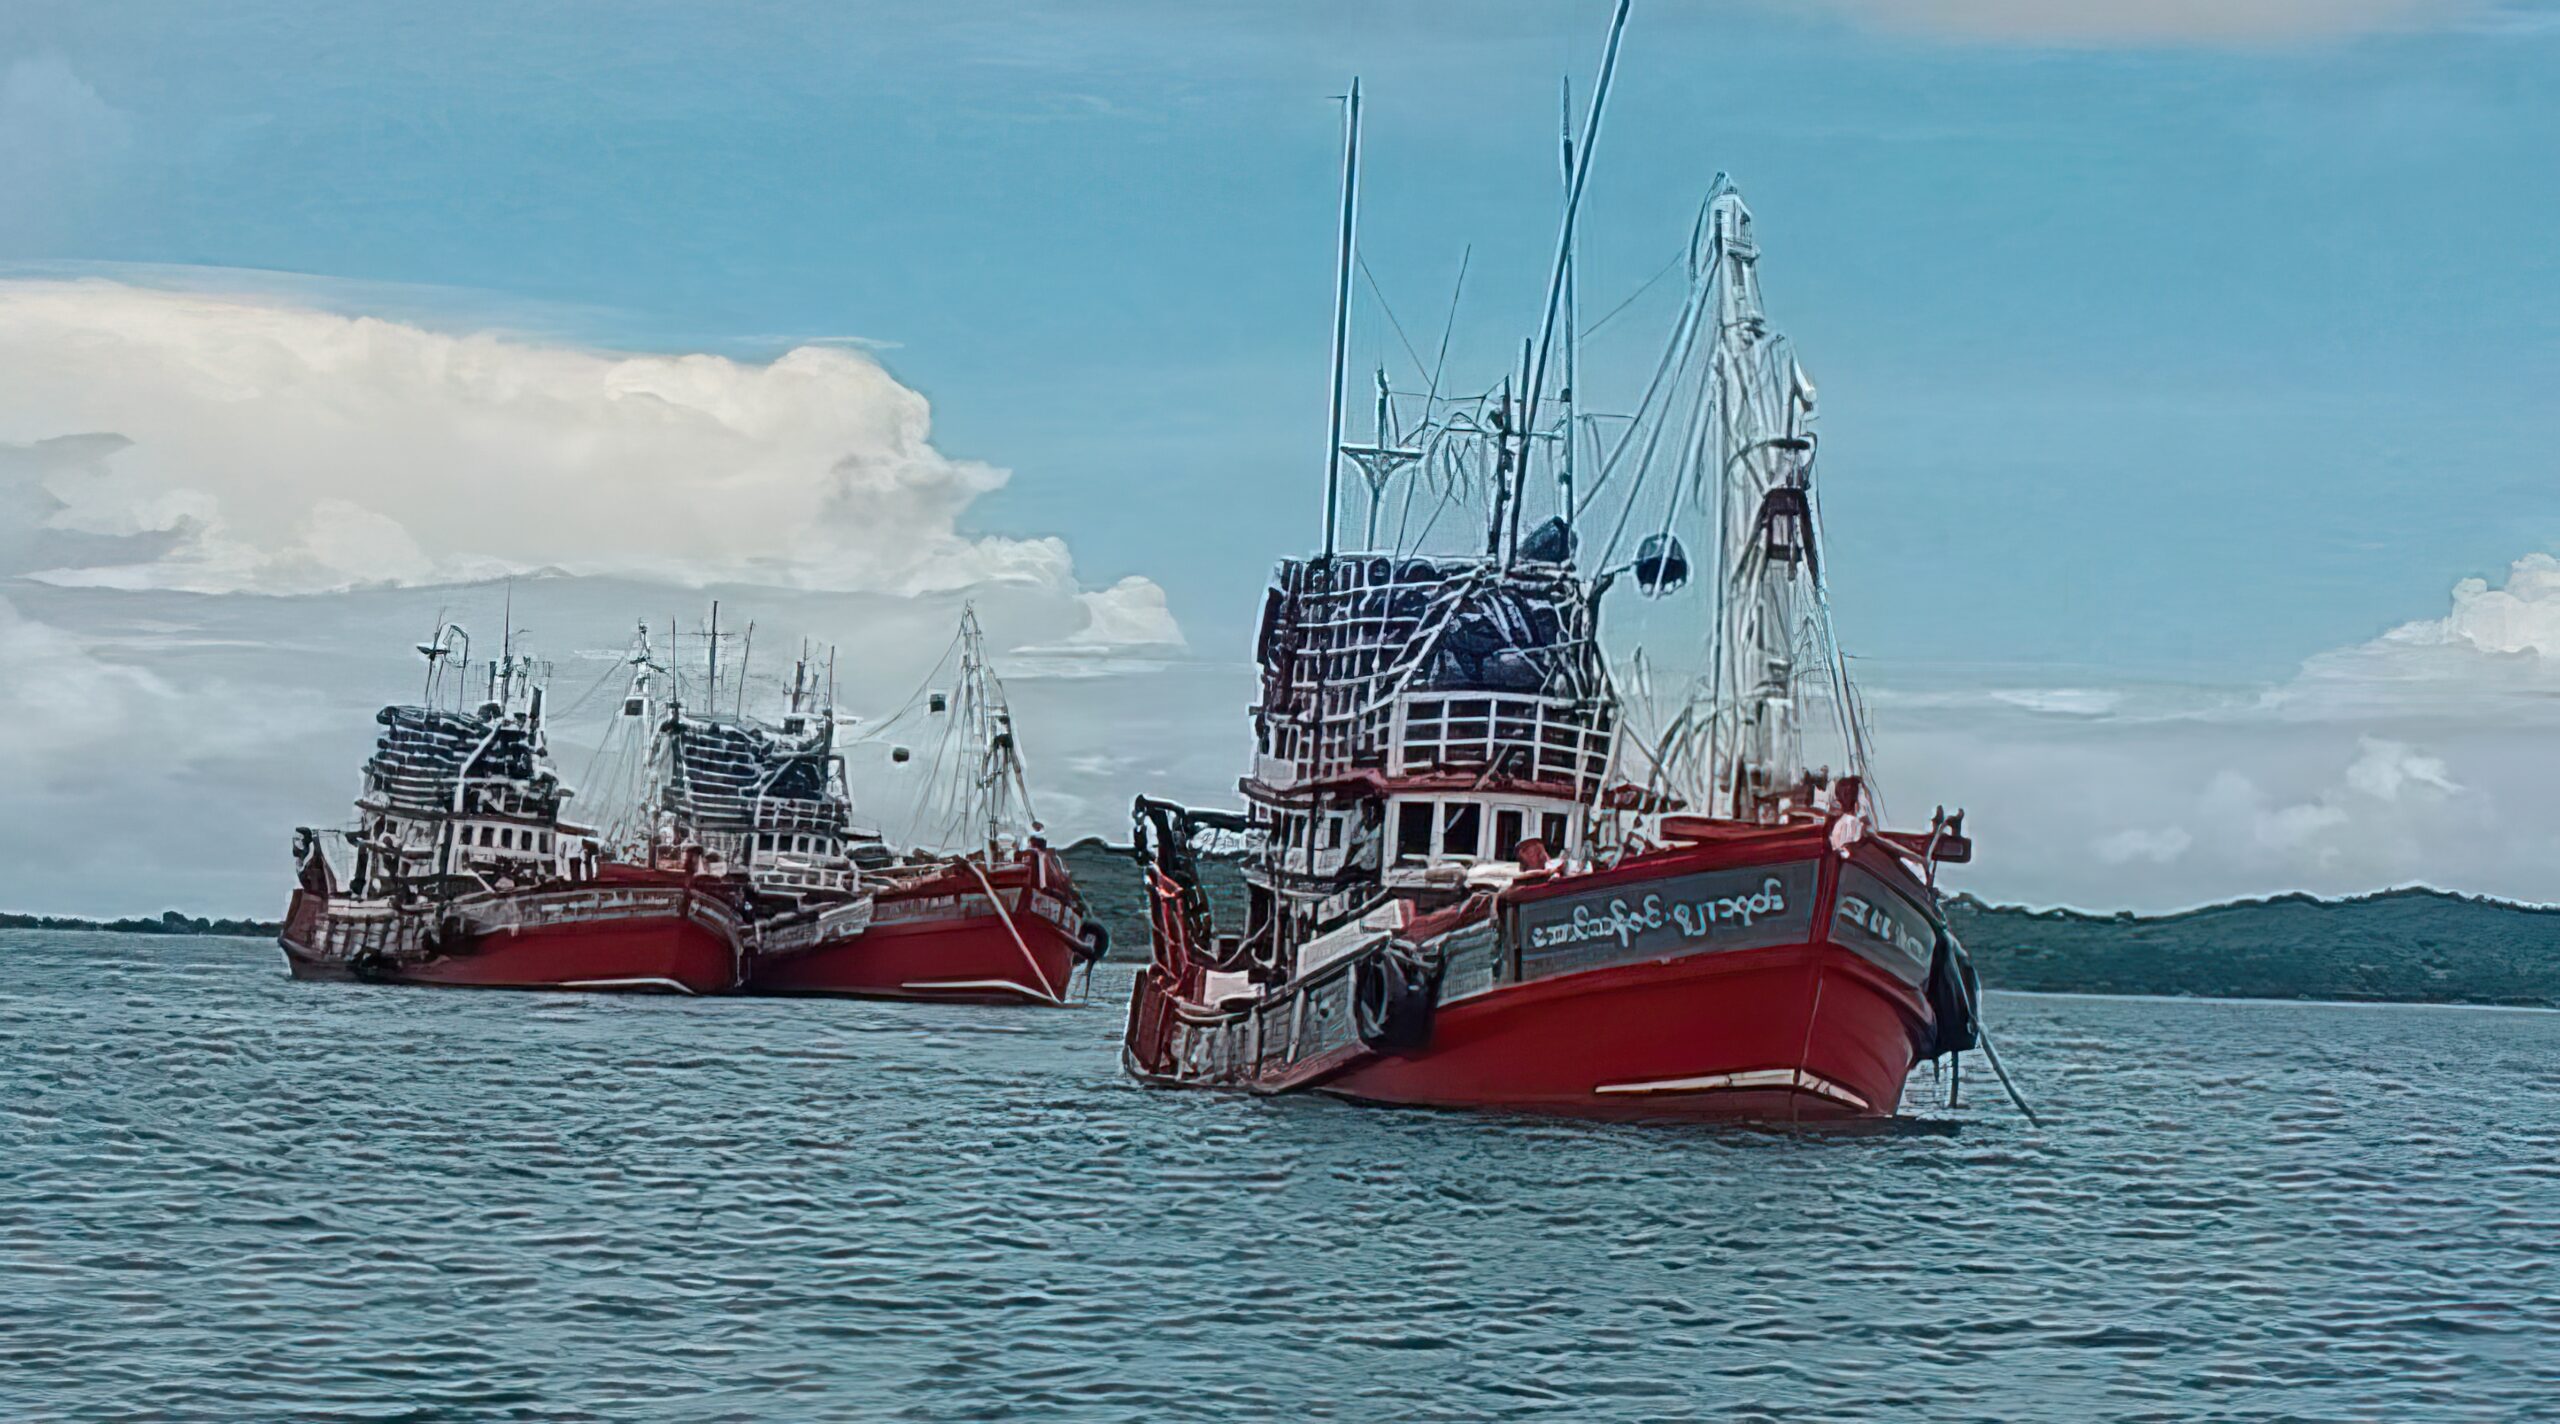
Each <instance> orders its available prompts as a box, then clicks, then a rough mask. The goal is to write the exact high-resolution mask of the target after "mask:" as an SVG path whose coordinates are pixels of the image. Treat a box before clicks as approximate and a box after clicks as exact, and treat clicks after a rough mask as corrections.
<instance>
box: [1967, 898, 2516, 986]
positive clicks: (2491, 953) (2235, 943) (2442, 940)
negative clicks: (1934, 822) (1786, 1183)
mask: <svg viewBox="0 0 2560 1424" xmlns="http://www.w3.org/2000/svg"><path fill="white" fill-rule="evenodd" d="M1948 923H1949V924H1950V926H1951V927H1952V928H1953V929H1954V930H1955V932H1956V937H1957V938H1959V939H1961V940H1963V941H1964V943H1965V946H1966V947H1967V948H1968V949H1971V950H1972V951H1973V956H1974V960H1975V962H1976V963H1977V964H1978V965H1980V967H1981V969H1982V978H1983V981H1984V982H1985V983H1988V984H1994V985H1997V986H1999V987H2001V988H2004V989H2040V990H2050V991H2057V992H2067V993H2086V994H2200V995H2209V996H2212V997H2216V998H2252V999H2369V1000H2390V1001H2396V1002H2414V1003H2466V1004H2538V1005H2543V1006H2547V1007H2560V910H2549V909H2540V908H2535V907H2531V906H2525V905H2514V904H2509V903H2507V902H2505V901H2501V900H2483V899H2473V898H2471V897H2468V896H2463V895H2448V894H2446V893H2444V892H2443V891H2440V890H2422V889H2408V890H2388V891H2384V892H2383V893H2381V894H2378V895H2360V896H2357V897H2355V898H2353V899H2347V900H2319V899H2314V898H2312V897H2311V896H2308V895H2281V896H2278V897H2276V898H2274V899H2271V900H2242V901H2237V902H2235V903H2232V904H2228V905H2211V906H2207V907H2206V908H2204V909H2201V910H2187V911H2183V912H2181V913H2178V914H2174V915H2131V914H2120V915H2084V914H2075V913H2073V912H2071V911H2068V910H2021V909H2017V908H2014V907H2011V906H2003V905H1985V904H1983V903H1982V902H1980V901H1978V900H1975V899H1973V898H1971V897H1970V896H1958V897H1956V898H1955V899H1954V900H1952V901H1951V902H1949V904H1948Z"/></svg>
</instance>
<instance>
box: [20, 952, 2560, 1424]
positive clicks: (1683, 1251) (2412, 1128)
mask: <svg viewBox="0 0 2560 1424" xmlns="http://www.w3.org/2000/svg"><path fill="white" fill-rule="evenodd" d="M0 954H5V955H6V956H7V957H8V960H9V964H10V967H11V969H12V970H13V973H12V974H11V977H10V982H11V993H10V994H9V996H8V997H6V998H5V999H0V1068H5V1074H0V1082H5V1083H7V1084H9V1085H11V1086H10V1089H9V1091H8V1092H7V1093H5V1094H0V1169H5V1170H0V1417H6V1418H10V1419H19V1418H143V1417H148V1418H178V1419H190V1418H203V1419H237V1418H284V1417H312V1416H327V1417H334V1418H349V1419H363V1420H385V1421H391V1420H443V1419H456V1418H507V1419H529V1420H549V1419H561V1420H569V1419H688V1420H690V1419H759V1418H772V1417H791V1418H840V1419H912V1420H979V1419H996V1418H1040V1419H1070V1420H1079V1421H1083V1420H1091V1421H1108V1420H1155V1419H1179V1418H1200V1419H1221V1420H1225V1419H1238V1418H1275V1417H1302V1416H1313V1417H1388V1418H1397V1419H1422V1420H1439V1419H1446V1420H1470V1421H1473V1420H1512V1419H1568V1420H1618V1419H1624V1420H1676V1419H1701V1418H1714V1419H1745V1420H1747V1419H1772V1420H1774V1419H1826V1420H1828V1419H1895V1420H1904V1419H1911V1418H1933V1419H1936V1418H1946V1419H1957V1418H1968V1419H1970V1418H1981V1419H2055V1420H2071V1421H2075V1424H2076V1421H2081V1420H2086V1419H2089V1418H2092V1417H2102V1418H2123V1419H2188V1418H2198V1417H2210V1418H2216V1419H2269V1420H2273V1419H2363V1418H2394V1419H2423V1418H2479V1419H2512V1418H2525V1417H2530V1416H2532V1415H2534V1414H2535V1413H2536V1412H2537V1411H2548V1410H2550V1409H2552V1408H2553V1406H2552V1404H2551V1401H2552V1400H2553V1399H2554V1398H2555V1397H2560V1351H2555V1350H2552V1349H2551V1348H2549V1342H2550V1341H2552V1340H2553V1339H2560V1267H2555V1264H2554V1262H2555V1255H2560V1253H2555V1252H2554V1249H2553V1248H2554V1245H2555V1243H2560V1167H2555V1166H2554V1163H2555V1162H2560V1015H2551V1014H2531V1013H2501V1012H2466V1011H2454V1010H2441V1009H2425V1010H2420V1009H2407V1010H2402V1009H2374V1008H2352V1009H2350V1008H2332V1007H2322V1006H2309V1005H2305V1006H2293V1005H2274V1004H2249V1005H2230V1004H2191V1003H2160V1002H2153V1001H2129V1000H2117V1001H2109V1000H2099V999H2071V998H2026V997H2003V998H2001V999H2000V1000H1999V1001H1998V1003H1997V1006H1996V1012H1997V1014H1998V1017H1999V1021H2000V1024H2001V1027H2002V1031H2003V1038H2004V1042H2005V1044H2006V1045H2007V1046H2008V1051H2009V1053H2010V1054H2011V1055H2012V1056H2013V1057H2014V1058H2015V1060H2016V1062H2017V1064H2018V1066H2019V1067H2020V1068H2021V1069H2022V1070H2023V1071H2024V1072H2025V1073H2026V1074H2027V1075H2028V1077H2029V1078H2030V1080H2031V1084H2032V1087H2033V1089H2034V1090H2035V1092H2036V1093H2037V1095H2038V1097H2039V1099H2040V1100H2041V1104H2042V1106H2043V1107H2044V1108H2045V1109H2047V1111H2048V1112H2049V1114H2050V1116H2051V1118H2052V1120H2053V1125H2052V1126H2050V1127H2048V1128H2047V1129H2045V1130H2042V1131H2037V1130H2032V1129H2029V1128H2027V1127H2025V1126H2024V1125H2023V1124H2021V1123H2020V1122H2018V1121H2017V1120H2016V1119H2015V1118H2013V1117H2011V1116H2009V1115H2008V1114H2007V1113H2006V1112H2005V1111H2004V1110H2002V1109H2001V1108H2000V1107H1999V1106H1998V1105H1997V1104H1996V1102H1995V1101H1994V1100H1993V1099H1991V1098H1990V1097H1989V1096H1988V1095H1987V1094H1982V1093H1980V1092H1979V1091H1977V1092H1976V1093H1975V1094H1974V1096H1975V1102H1974V1104H1973V1105H1972V1106H1969V1107H1968V1108H1967V1109H1966V1110H1965V1112H1964V1113H1963V1114H1962V1115H1961V1116H1962V1126H1961V1129H1960V1130H1956V1131H1952V1132H1951V1131H1947V1130H1945V1129H1944V1127H1943V1125H1941V1126H1940V1127H1937V1128H1934V1129H1923V1130H1916V1131H1903V1132H1888V1133H1879V1134H1873V1135H1860V1136H1845V1137H1844V1136H1811V1135H1798V1134H1784V1133H1758V1132H1731V1131H1724V1132H1717V1131H1707V1130H1700V1129H1692V1128H1676V1129H1666V1128H1646V1127H1640V1126H1626V1125H1580V1124H1573V1123H1560V1122H1553V1121H1542V1120H1520V1119H1486V1118H1472V1117H1467V1116H1462V1115H1451V1114H1434V1113H1397V1112H1381V1111H1377V1110H1371V1109H1360V1108H1354V1107H1349V1106H1346V1105H1342V1104H1335V1103H1329V1102H1324V1101H1320V1100H1286V1101H1264V1100H1254V1099H1238V1098H1224V1097H1211V1096H1206V1095H1199V1094H1186V1093H1163V1092H1154V1091H1149V1090H1145V1089H1141V1088H1138V1087H1136V1086H1135V1085H1132V1084H1130V1083H1128V1082H1127V1081H1125V1080H1124V1079H1122V1078H1121V1077H1120V1075H1119V1072H1118V1068H1117V1061H1116V1058H1115V1053H1114V1048H1115V1039H1116V1030H1117V1015H1116V1012H1115V1011H1114V1009H1113V1008H1112V1007H1111V1006H1112V1005H1113V1004H1115V1003H1116V1002H1117V1001H1118V999H1119V998H1120V997H1121V996H1122V995H1124V994H1125V993H1126V989H1127V978H1126V974H1127V971H1126V970H1125V969H1123V970H1121V971H1120V973H1119V975H1118V976H1117V977H1115V976H1114V975H1113V974H1112V973H1111V972H1110V971H1108V970H1106V971H1105V972H1104V974H1103V975H1102V976H1101V982H1100V984H1099V985H1098V986H1097V991H1096V998H1097V1002H1096V1005H1095V1006H1094V1007H1091V1008H1087V1009H1083V1010H1079V1011H1073V1012H1066V1013H1033V1012H1022V1011H1008V1010H977V1009H950V1008H925V1007H908V1006H898V1005H876V1004H828V1003H815V1002H804V1001H770V1002H752V1003H747V1002H731V1003H705V1002H685V1001H678V1000H660V999H618V998H604V997H573V996H527V995H506V994H469V993H439V992H432V991H417V990H403V989H390V988H372V987H363V986H349V985H331V986H315V985H297V984H293V983H291V982H289V981H287V980H285V979H284V978H283V977H282V976H281V975H280V974H279V973H277V972H276V970H275V964H274V956H273V951H272V949H271V948H269V947H266V946H263V945H259V944H254V943H249V942H243V941H223V940H184V941H181V940H169V939H131V938H124V937H119V936H107V935H54V936H47V935H43V934H31V933H30V934H10V935H7V936H0ZM1980 1086H1982V1087H1987V1086H1989V1085H1988V1084H1987V1083H1984V1084H1981V1085H1980ZM1914 1091H1915V1093H1924V1092H1930V1091H1934V1090H1933V1089H1932V1088H1931V1085H1930V1083H1929V1079H1928V1076H1927V1075H1926V1074H1923V1075H1922V1077H1921V1078H1920V1079H1918V1080H1916V1081H1915V1084H1914Z"/></svg>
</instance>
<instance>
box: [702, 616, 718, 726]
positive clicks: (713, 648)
mask: <svg viewBox="0 0 2560 1424" xmlns="http://www.w3.org/2000/svg"><path fill="white" fill-rule="evenodd" d="M702 641H703V642H704V643H705V644H706V645H708V653H709V656H710V658H711V690H710V692H708V693H706V694H705V695H704V696H703V699H702V705H703V706H705V707H708V708H710V709H711V714H710V715H712V716H714V717H717V716H719V715H720V600H718V599H716V598H715V599H713V600H711V636H710V637H707V638H705V639H703V640H702Z"/></svg>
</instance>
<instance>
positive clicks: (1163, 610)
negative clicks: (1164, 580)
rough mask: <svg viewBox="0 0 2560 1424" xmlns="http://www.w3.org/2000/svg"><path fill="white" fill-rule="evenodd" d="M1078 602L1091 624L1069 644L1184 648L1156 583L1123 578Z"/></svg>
mask: <svg viewBox="0 0 2560 1424" xmlns="http://www.w3.org/2000/svg"><path fill="white" fill-rule="evenodd" d="M1077 599H1078V601H1079V602H1081V603H1083V604H1084V608H1085V613H1086V615H1087V616H1088V617H1089V619H1090V620H1091V621H1089V622H1087V623H1086V624H1085V625H1084V627H1082V628H1080V629H1078V630H1077V631H1076V633H1075V635H1074V636H1073V637H1071V638H1069V639H1068V640H1067V641H1068V642H1069V643H1072V644H1074V645H1076V646H1078V647H1106V648H1109V647H1128V646H1140V647H1158V648H1179V647H1182V646H1184V643H1183V637H1182V628H1181V626H1180V625H1179V624H1177V623H1175V622H1174V621H1173V610H1172V609H1170V608H1168V607H1167V606H1166V605H1165V599H1164V590H1163V589H1161V588H1159V587H1157V586H1156V584H1155V583H1154V581H1153V580H1150V579H1143V578H1136V577H1131V578H1124V579H1122V580H1120V581H1119V582H1118V583H1115V584H1113V585H1112V586H1111V587H1109V588H1106V589H1100V590H1097V591H1096V592H1093V593H1086V594H1079V595H1077Z"/></svg>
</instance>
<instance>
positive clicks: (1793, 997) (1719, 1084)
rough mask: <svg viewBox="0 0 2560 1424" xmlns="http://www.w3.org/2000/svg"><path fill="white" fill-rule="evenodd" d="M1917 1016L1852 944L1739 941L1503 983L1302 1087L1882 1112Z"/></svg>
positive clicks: (1451, 1103)
mask: <svg viewBox="0 0 2560 1424" xmlns="http://www.w3.org/2000/svg"><path fill="white" fill-rule="evenodd" d="M1911 1012H1912V1006H1911V1004H1910V1003H1909V1001H1908V1000H1907V998H1906V996H1905V993H1904V991H1903V990H1902V989H1901V987H1900V986H1899V985H1897V984H1894V983H1893V982H1892V981H1891V980H1890V979H1889V978H1887V977H1886V976H1884V975H1881V974H1879V973H1878V972H1877V971H1876V970H1875V969H1874V968H1873V967H1872V966H1870V965H1868V964H1867V962H1866V961H1865V960H1863V959H1860V958H1859V957H1858V956H1856V955H1854V954H1852V953H1850V952H1849V951H1847V950H1844V949H1840V948H1838V947H1836V946H1832V945H1796V946H1790V947H1784V948H1775V949H1758V950H1745V951H1740V952H1736V953H1732V954H1723V955H1708V956H1699V957H1697V958H1692V959H1687V960H1675V961H1673V962H1671V963H1667V964H1647V965H1637V966H1630V967H1627V968H1622V969H1604V970H1597V971H1594V972H1592V973H1588V974H1576V975H1570V976H1567V977H1565V978H1562V979H1552V980H1545V981H1541V982H1537V983H1531V984H1522V985H1518V986H1515V987H1511V988H1507V989H1497V990H1494V991H1493V992H1491V993H1488V994H1486V995H1484V996H1482V997H1480V998H1476V999H1471V1000H1468V1001H1467V1002H1465V1003H1461V1004H1455V1005H1452V1006H1450V1007H1449V1008H1448V1009H1446V1010H1445V1011H1443V1012H1442V1013H1441V1014H1440V1015H1439V1016H1438V1018H1437V1020H1436V1022H1435V1024H1434V1026H1433V1032H1432V1039H1431V1044H1430V1047H1429V1049H1428V1050H1427V1051H1424V1052H1422V1053H1418V1054H1414V1055H1411V1056H1401V1055H1393V1054H1364V1055H1362V1056H1361V1057H1360V1058H1359V1059H1357V1060H1355V1061H1354V1062H1352V1063H1351V1064H1349V1065H1348V1066H1347V1067H1345V1068H1344V1069H1343V1070H1342V1071H1341V1072H1340V1073H1338V1074H1337V1075H1335V1076H1332V1077H1329V1078H1326V1079H1324V1080H1322V1081H1321V1082H1319V1083H1316V1084H1313V1085H1311V1086H1313V1087H1315V1088H1316V1089H1317V1090H1318V1091H1321V1092H1326V1093H1332V1094H1336V1095H1339V1096H1342V1097H1346V1098H1356V1099H1360V1100H1362V1101H1366V1102H1379V1103H1395V1104H1404V1105H1409V1106H1415V1107H1445V1108H1488V1109H1498V1110H1508V1111H1518V1112H1563V1113H1571V1114H1574V1115H1576V1116H1583V1117H1647V1118H1675V1119H1676V1118H1742V1119H1750V1120H1755V1121H1775V1122H1815V1121H1833V1120H1838V1119H1842V1118H1859V1117H1886V1116H1891V1115H1892V1114H1893V1112H1894V1111H1895V1109H1896V1108H1898V1107H1899V1106H1900V1104H1901V1101H1902V1082H1903V1079H1904V1078H1905V1077H1907V1076H1909V1074H1910V1071H1911V1062H1912V1052H1913V1042H1912V1034H1911V1030H1910V1028H1909V1026H1908V1018H1909V1015H1910V1014H1911Z"/></svg>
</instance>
